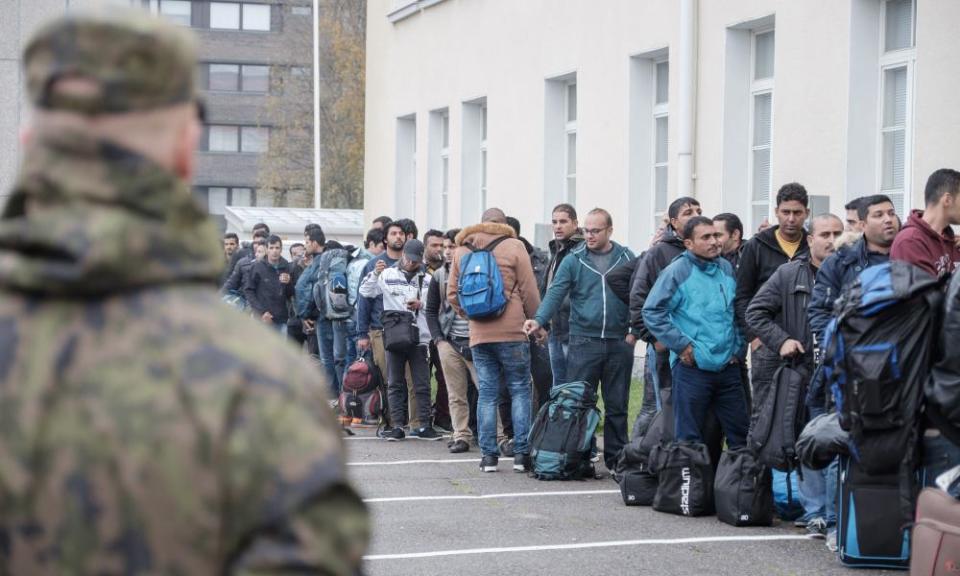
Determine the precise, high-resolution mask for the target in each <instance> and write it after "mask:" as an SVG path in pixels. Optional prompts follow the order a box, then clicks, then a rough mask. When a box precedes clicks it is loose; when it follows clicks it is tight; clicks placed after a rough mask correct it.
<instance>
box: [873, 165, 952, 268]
mask: <svg viewBox="0 0 960 576" xmlns="http://www.w3.org/2000/svg"><path fill="white" fill-rule="evenodd" d="M958 195H960V172H957V171H956V170H951V169H950V168H941V169H940V170H937V171H936V172H934V173H933V174H931V175H930V178H928V179H927V187H926V189H925V190H924V199H925V200H926V204H927V208H926V210H914V211H913V212H912V213H911V214H910V218H909V219H908V220H907V223H906V225H904V227H903V230H902V231H901V232H900V234H898V235H897V237H896V239H894V241H893V247H892V248H891V249H890V259H891V260H903V261H905V262H909V263H911V264H913V265H914V266H918V267H920V268H923V269H924V270H926V271H927V272H929V273H930V274H932V275H934V276H936V277H938V278H940V277H943V276H947V275H949V274H952V273H953V271H954V270H955V269H956V268H957V267H958V266H960V246H958V245H957V241H956V237H955V236H954V234H953V229H952V228H950V225H951V224H954V225H956V224H960V197H958Z"/></svg>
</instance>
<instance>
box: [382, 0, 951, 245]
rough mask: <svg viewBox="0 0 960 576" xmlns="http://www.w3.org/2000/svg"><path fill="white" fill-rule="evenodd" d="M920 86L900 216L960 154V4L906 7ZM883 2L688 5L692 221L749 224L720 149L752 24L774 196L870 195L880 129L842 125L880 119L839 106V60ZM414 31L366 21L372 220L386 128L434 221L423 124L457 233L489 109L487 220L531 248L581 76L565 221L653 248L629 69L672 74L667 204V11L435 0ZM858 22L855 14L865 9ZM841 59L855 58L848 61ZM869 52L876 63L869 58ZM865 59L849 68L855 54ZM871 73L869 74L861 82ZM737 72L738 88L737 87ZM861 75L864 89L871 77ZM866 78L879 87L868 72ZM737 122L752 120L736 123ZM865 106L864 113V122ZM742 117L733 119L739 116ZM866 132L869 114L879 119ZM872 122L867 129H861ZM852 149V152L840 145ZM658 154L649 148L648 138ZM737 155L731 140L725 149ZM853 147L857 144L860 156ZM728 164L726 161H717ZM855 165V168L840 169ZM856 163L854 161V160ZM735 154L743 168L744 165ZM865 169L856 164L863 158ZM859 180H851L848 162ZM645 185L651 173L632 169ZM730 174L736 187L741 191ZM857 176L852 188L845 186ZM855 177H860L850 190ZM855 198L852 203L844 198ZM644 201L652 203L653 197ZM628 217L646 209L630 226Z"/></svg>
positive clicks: (854, 100)
mask: <svg viewBox="0 0 960 576" xmlns="http://www.w3.org/2000/svg"><path fill="white" fill-rule="evenodd" d="M917 1H918V10H917V12H918V21H917V61H918V64H917V73H916V77H917V80H916V86H915V94H916V98H915V108H916V110H917V111H916V114H915V117H916V118H915V122H914V132H913V143H914V145H913V156H914V161H913V172H912V177H911V178H910V182H911V184H912V190H911V196H912V205H913V206H914V207H918V206H919V205H920V204H922V184H923V182H924V181H925V179H926V175H927V174H929V172H930V171H932V170H933V169H935V168H939V167H942V166H950V165H951V162H953V164H952V165H954V166H956V158H957V157H958V154H957V152H960V142H958V141H957V139H958V138H960V135H958V132H957V130H956V128H957V127H958V126H960V106H957V105H956V96H955V95H956V94H957V93H958V88H960V80H958V78H957V77H956V74H954V73H953V72H952V71H955V70H957V69H960V68H958V66H957V65H958V64H960V53H958V51H956V50H953V49H952V43H951V36H950V34H951V32H950V30H951V26H950V22H955V21H957V16H958V15H960V14H958V12H960V3H955V2H950V1H947V0H917ZM871 2H873V3H876V4H877V6H880V2H882V0H844V1H838V0H804V1H803V2H797V1H794V0H725V1H723V2H715V1H705V0H700V1H699V2H695V4H696V10H695V13H696V16H697V24H696V25H697V34H696V38H697V46H696V47H695V50H696V54H697V67H696V79H697V82H696V101H695V103H696V105H695V127H696V131H695V140H694V142H695V150H694V174H695V186H694V190H695V194H696V196H697V197H698V198H699V199H700V201H701V203H702V205H703V208H704V212H705V213H707V214H714V213H718V212H720V211H733V212H736V213H738V214H740V215H741V217H743V218H744V220H745V221H746V220H747V218H748V217H749V198H748V196H747V195H748V190H746V189H744V187H743V186H742V185H740V184H738V183H739V182H743V181H744V176H748V175H747V174H745V173H746V170H747V166H746V164H745V162H746V160H745V159H746V157H747V152H746V149H744V150H740V149H737V150H733V151H731V150H730V149H725V146H724V143H725V142H727V143H728V144H729V143H730V142H731V135H734V136H736V135H737V132H736V131H740V132H742V133H743V138H741V140H742V142H743V143H744V144H743V145H746V144H745V143H746V142H747V140H746V136H745V135H746V134H747V131H748V129H749V125H747V126H739V125H737V123H735V122H733V121H732V119H735V118H738V117H740V118H748V115H747V114H746V110H747V109H748V107H749V100H748V98H743V97H742V93H743V91H742V90H741V91H737V90H733V89H732V88H731V86H730V77H731V75H733V76H736V75H737V73H738V70H737V66H740V67H749V62H733V61H728V60H727V59H728V57H730V55H731V54H736V53H737V46H736V45H735V40H736V38H739V37H741V36H736V34H732V33H731V31H734V32H735V31H736V30H738V29H743V28H745V27H747V28H748V27H749V26H751V23H756V22H761V23H764V24H765V25H769V24H770V23H773V25H774V29H775V32H776V47H775V75H774V97H773V131H772V147H773V152H772V168H771V169H772V190H771V198H772V197H773V196H775V194H776V190H777V188H778V187H779V186H780V185H782V184H784V183H786V182H791V181H798V182H801V183H803V184H804V185H805V186H806V187H807V189H808V191H809V192H810V194H812V195H816V196H827V197H829V207H830V210H831V211H833V212H835V213H840V212H841V211H842V207H843V204H844V203H845V202H846V201H847V199H848V194H849V196H850V197H853V196H859V195H863V194H867V193H875V192H876V191H877V189H878V183H877V178H878V176H877V174H876V171H877V164H876V162H877V159H876V151H877V135H876V134H875V133H874V128H876V127H875V126H868V128H869V129H867V130H863V129H858V128H857V127H858V124H857V123H856V122H854V123H853V124H851V123H850V122H849V118H850V117H849V116H848V113H849V111H850V109H851V107H852V106H853V107H857V108H858V109H859V108H860V107H861V106H863V107H866V108H865V109H867V110H874V111H876V109H877V108H876V107H877V103H876V101H874V102H873V103H872V104H871V103H870V102H868V101H869V100H871V99H874V100H875V98H877V91H876V90H875V89H872V90H868V91H867V92H866V93H865V95H864V94H861V93H860V92H863V88H862V86H861V84H860V83H859V82H855V83H854V86H855V87H857V86H860V92H857V91H854V92H851V88H850V87H851V82H850V78H851V75H854V74H855V73H856V72H857V69H856V67H852V66H851V53H859V52H863V51H864V50H868V49H872V47H870V46H866V47H864V46H862V45H860V44H856V42H860V43H861V44H862V41H860V40H856V41H852V39H851V30H852V29H854V28H855V27H856V26H860V27H861V28H863V27H866V28H867V29H871V30H872V28H870V27H871V26H874V24H873V23H872V22H864V21H862V18H861V20H857V21H856V22H854V21H853V20H852V18H854V15H855V14H858V12H856V10H854V8H855V3H861V4H863V3H867V4H866V5H867V6H868V7H869V6H872V5H871V4H869V3H871ZM421 4H426V6H425V7H424V8H423V9H422V10H421V11H420V12H419V13H416V14H413V15H411V16H409V17H407V18H405V19H401V20H399V21H396V22H393V23H392V22H391V21H390V19H389V18H388V14H389V13H390V12H391V10H392V9H393V8H394V7H395V3H393V2H390V1H389V0H371V1H370V2H369V3H368V36H367V42H368V44H367V108H366V109H367V135H366V154H367V155H366V170H365V174H366V205H365V206H366V208H365V210H366V216H367V218H368V220H369V219H370V218H373V217H375V216H378V215H380V214H394V212H395V210H394V199H395V196H394V190H395V178H394V177H395V174H396V170H395V166H394V161H395V158H396V153H395V141H394V140H395V137H396V133H397V130H396V122H397V118H398V117H401V116H405V115H409V114H416V117H417V140H418V141H417V166H416V190H417V200H416V211H415V214H413V215H414V217H415V218H416V219H417V221H418V223H420V224H421V227H424V226H425V225H426V226H431V225H434V224H435V223H434V222H429V221H428V209H427V206H426V202H427V190H428V166H427V151H428V150H429V142H428V132H429V130H428V129H427V127H428V125H429V113H430V111H432V110H437V109H441V108H445V107H448V108H449V110H450V141H451V156H450V157H451V166H450V168H451V170H450V204H449V215H448V224H449V225H451V226H456V225H462V224H469V222H462V221H461V214H462V211H461V206H460V203H461V201H462V200H463V199H462V198H461V194H460V183H461V170H462V168H463V166H462V162H461V161H462V155H461V146H462V139H461V136H462V134H461V130H462V120H463V116H462V114H463V106H462V105H463V103H464V102H466V101H471V100H474V99H477V98H482V97H485V98H486V99H487V107H488V139H487V142H488V189H489V192H488V205H489V206H500V207H503V208H504V209H505V210H506V212H507V213H508V214H511V215H515V216H517V217H518V218H519V219H520V220H521V222H522V224H523V226H524V233H525V235H527V236H528V237H530V238H531V239H533V237H534V232H533V230H532V229H531V228H532V224H534V223H544V222H547V221H548V219H549V214H548V213H547V212H548V211H549V209H550V207H551V206H552V205H553V204H554V202H555V200H556V199H557V193H556V191H555V188H554V187H552V186H551V185H550V183H549V182H547V181H545V175H544V172H545V169H544V163H545V158H544V154H545V153H549V146H548V145H547V143H546V142H545V132H546V128H547V127H546V126H545V115H546V113H545V106H546V105H547V103H546V102H545V94H546V92H545V81H546V80H547V79H550V78H554V77H558V76H562V75H566V74H572V73H575V74H576V78H577V92H578V94H577V97H578V119H577V154H578V161H577V201H576V206H577V209H578V210H579V211H581V212H585V211H586V210H588V209H590V208H592V207H594V206H602V207H604V208H607V209H608V210H610V211H611V213H612V214H613V216H614V222H615V228H616V233H615V237H616V239H618V240H620V241H627V240H629V242H630V243H631V244H633V245H634V246H635V247H640V245H642V244H643V243H644V242H645V240H646V238H648V237H649V234H650V233H651V232H652V229H653V228H652V223H653V217H652V213H651V210H650V209H649V208H648V207H649V206H651V204H650V203H651V199H650V198H649V197H643V198H631V197H630V194H629V190H630V187H631V180H630V173H631V166H630V157H631V154H630V151H631V148H630V146H631V135H630V126H631V105H632V103H631V100H630V94H631V60H630V59H631V56H637V55H644V54H649V53H651V52H654V51H657V50H662V49H668V50H669V58H670V82H669V85H670V103H669V133H670V147H669V185H668V195H669V197H670V198H673V197H675V196H676V190H677V178H678V174H677V166H678V164H679V163H678V162H677V152H678V151H677V147H676V142H677V127H678V121H677V118H678V114H679V109H678V98H677V97H676V95H677V89H678V86H677V84H678V77H679V74H678V64H679V63H678V62H677V61H676V60H675V59H676V58H677V57H678V50H677V48H678V46H677V44H678V42H679V28H680V22H679V18H680V14H679V6H680V2H679V1H671V0H662V1H661V0H647V1H643V2H638V1H629V0H623V1H614V0H611V1H607V2H604V3H602V4H598V3H595V2H586V1H582V2H579V1H574V0H566V1H556V0H553V1H551V0H524V1H523V2H497V1H493V0H485V1H480V0H474V1H469V2H468V1H463V0H447V1H443V2H439V3H429V2H421ZM861 7H862V6H861ZM852 42H853V45H852ZM878 49H879V47H878ZM858 50H859V52H857V51H858ZM869 70H870V69H868V72H869ZM741 72H744V73H745V72H746V70H745V69H744V70H742V71H741ZM871 73H872V72H871ZM875 77H879V70H877V72H876V74H875ZM737 106H741V107H746V108H744V109H743V110H738V109H737ZM871 106H872V108H871ZM738 115H739V116H738ZM874 116H875V114H874ZM868 120H869V118H868ZM851 126H852V127H853V129H854V131H855V132H857V133H856V134H854V135H853V136H850V135H849V134H848V132H849V131H850V130H851ZM650 137H652V135H651V136H650ZM733 140H734V141H735V140H736V138H734V139H733ZM861 141H862V142H861ZM728 148H729V147H728ZM851 150H852V151H853V157H852V158H848V156H851V154H850V151H851ZM864 150H866V152H864ZM732 152H736V153H737V154H739V155H740V156H742V161H741V158H738V157H737V156H736V154H733V155H731V154H732ZM858 154H859V157H858V156H857V155H858ZM864 161H865V162H866V163H867V164H868V165H869V166H868V167H867V168H865V169H864V168H860V164H858V162H864ZM635 170H636V172H637V173H640V174H644V173H646V174H649V173H650V170H651V166H649V165H645V164H644V165H640V166H639V167H635ZM737 170H741V171H743V172H744V174H740V175H739V176H738V174H737ZM851 173H852V174H854V176H857V177H858V178H859V179H857V178H853V179H852V180H851V176H850V175H851ZM861 175H862V177H860V176H861ZM851 182H854V183H856V186H855V189H851V190H850V191H848V190H847V187H848V186H849V185H850V184H851ZM646 189H647V193H650V187H649V186H647V187H646ZM631 202H633V203H637V202H639V203H641V206H640V209H637V207H636V206H634V209H633V210H632V211H631V209H630V208H631V204H630V203H631Z"/></svg>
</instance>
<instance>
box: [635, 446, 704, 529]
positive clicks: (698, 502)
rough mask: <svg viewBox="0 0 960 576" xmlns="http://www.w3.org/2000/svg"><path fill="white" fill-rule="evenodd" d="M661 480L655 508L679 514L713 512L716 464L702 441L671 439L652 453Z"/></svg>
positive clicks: (690, 514) (698, 514)
mask: <svg viewBox="0 0 960 576" xmlns="http://www.w3.org/2000/svg"><path fill="white" fill-rule="evenodd" d="M650 459H651V461H655V462H656V472H657V477H658V479H659V482H658V484H657V495H656V496H655V497H654V499H653V509H654V510H657V511H658V512H666V513H668V514H677V515H679V516H709V515H710V514H713V512H714V507H713V466H711V464H710V453H709V452H708V451H707V447H706V445H705V444H701V443H700V442H671V443H669V444H667V445H666V446H657V447H655V448H654V449H653V451H652V452H651V453H650Z"/></svg>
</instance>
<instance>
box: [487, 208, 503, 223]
mask: <svg viewBox="0 0 960 576" xmlns="http://www.w3.org/2000/svg"><path fill="white" fill-rule="evenodd" d="M480 221H481V222H493V223H496V224H506V223H507V215H506V214H504V212H503V210H501V209H499V208H487V209H486V210H484V211H483V215H482V216H481V217H480Z"/></svg>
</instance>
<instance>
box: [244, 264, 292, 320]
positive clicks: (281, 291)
mask: <svg viewBox="0 0 960 576" xmlns="http://www.w3.org/2000/svg"><path fill="white" fill-rule="evenodd" d="M281 274H290V263H289V262H287V261H286V259H284V258H283V257H281V258H280V261H279V262H277V265H276V266H274V265H273V264H271V263H270V262H268V261H267V259H266V258H264V259H263V260H260V261H258V262H255V263H254V264H253V266H251V267H250V274H249V275H248V276H247V284H246V285H245V286H244V287H243V293H244V295H245V296H246V298H247V304H248V305H249V306H250V309H251V310H253V313H254V315H255V316H257V317H260V316H263V313H264V312H269V313H270V314H271V315H272V316H273V322H274V323H275V324H281V323H286V322H287V320H288V316H289V311H288V310H287V302H289V301H290V298H291V297H293V281H292V280H291V281H290V282H287V283H286V284H282V283H281V282H280V275H281Z"/></svg>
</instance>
